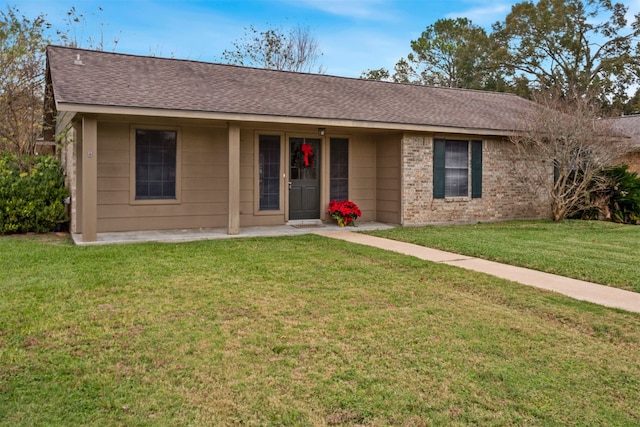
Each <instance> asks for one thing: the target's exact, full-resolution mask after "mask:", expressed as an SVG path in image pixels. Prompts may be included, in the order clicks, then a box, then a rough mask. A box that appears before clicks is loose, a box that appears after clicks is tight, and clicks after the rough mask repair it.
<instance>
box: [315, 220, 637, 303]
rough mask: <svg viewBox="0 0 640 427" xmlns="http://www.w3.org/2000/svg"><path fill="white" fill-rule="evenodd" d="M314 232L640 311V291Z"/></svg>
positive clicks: (349, 235) (337, 233)
mask: <svg viewBox="0 0 640 427" xmlns="http://www.w3.org/2000/svg"><path fill="white" fill-rule="evenodd" d="M314 234H318V235H321V236H325V237H330V238H333V239H340V240H345V241H347V242H352V243H358V244H361V245H367V246H374V247H377V248H381V249H386V250H389V251H393V252H398V253H401V254H405V255H410V256H414V257H416V258H420V259H424V260H427V261H433V262H438V263H442V264H447V265H452V266H455V267H460V268H465V269H467V270H473V271H479V272H482V273H486V274H490V275H492V276H496V277H500V278H502V279H507V280H511V281H513V282H517V283H521V284H523V285H528V286H534V287H536V288H541V289H546V290H549V291H553V292H558V293H560V294H563V295H567V296H569V297H571V298H574V299H577V300H581V301H589V302H592V303H595V304H600V305H603V306H606V307H613V308H620V309H623V310H627V311H631V312H635V313H640V293H636V292H630V291H625V290H622V289H617V288H612V287H610V286H603V285H598V284H596V283H591V282H585V281H583V280H576V279H569V278H567V277H562V276H557V275H555V274H549V273H543V272H540V271H536V270H531V269H528V268H522V267H514V266H511V265H506V264H501V263H498V262H494V261H487V260H483V259H479V258H473V257H469V256H464V255H458V254H454V253H451V252H445V251H440V250H437V249H431V248H425V247H423V246H418V245H414V244H411V243H404V242H398V241H395V240H389V239H383V238H380V237H375V236H368V235H366V234H360V233H353V232H351V231H346V230H338V231H333V230H321V231H316V232H315V233H314Z"/></svg>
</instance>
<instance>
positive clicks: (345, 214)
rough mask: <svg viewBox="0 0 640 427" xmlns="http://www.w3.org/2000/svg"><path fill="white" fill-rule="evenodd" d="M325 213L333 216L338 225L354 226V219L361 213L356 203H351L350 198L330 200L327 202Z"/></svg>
mask: <svg viewBox="0 0 640 427" xmlns="http://www.w3.org/2000/svg"><path fill="white" fill-rule="evenodd" d="M327 213H328V214H329V215H330V216H331V218H335V219H336V220H337V221H338V225H339V226H340V227H344V226H345V225H353V226H355V223H354V221H355V220H356V219H358V217H359V216H361V215H362V212H360V208H359V207H358V205H356V204H355V203H353V202H352V201H351V200H342V201H340V202H339V201H337V200H332V201H331V202H329V208H328V209H327Z"/></svg>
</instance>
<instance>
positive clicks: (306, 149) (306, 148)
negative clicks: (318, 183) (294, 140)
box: [300, 142, 313, 167]
mask: <svg viewBox="0 0 640 427" xmlns="http://www.w3.org/2000/svg"><path fill="white" fill-rule="evenodd" d="M300 149H301V150H302V154H304V165H305V166H307V167H309V157H311V156H313V147H312V146H311V145H310V144H307V143H306V142H305V143H304V144H302V146H301V147H300Z"/></svg>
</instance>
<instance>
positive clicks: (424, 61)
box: [407, 18, 490, 88]
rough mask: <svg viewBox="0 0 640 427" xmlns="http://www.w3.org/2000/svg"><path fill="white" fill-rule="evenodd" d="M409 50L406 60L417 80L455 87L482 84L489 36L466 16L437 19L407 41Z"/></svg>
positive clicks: (484, 78)
mask: <svg viewBox="0 0 640 427" xmlns="http://www.w3.org/2000/svg"><path fill="white" fill-rule="evenodd" d="M411 50H412V53H410V54H409V55H408V56H407V62H408V63H409V64H411V68H410V70H411V71H413V73H414V76H415V77H416V78H417V79H418V81H419V82H420V83H423V84H430V85H436V86H443V87H457V88H482V87H483V86H484V83H486V77H487V74H488V72H489V64H490V61H489V52H490V49H489V38H488V36H487V34H486V32H485V31H484V30H483V29H482V28H481V27H479V26H477V25H474V24H473V23H472V22H471V21H470V20H468V19H466V18H456V19H439V20H437V21H436V22H435V23H434V24H433V25H430V26H428V27H427V28H426V30H425V31H423V32H422V35H421V36H420V37H419V38H418V39H416V40H413V41H411ZM410 80H411V78H410Z"/></svg>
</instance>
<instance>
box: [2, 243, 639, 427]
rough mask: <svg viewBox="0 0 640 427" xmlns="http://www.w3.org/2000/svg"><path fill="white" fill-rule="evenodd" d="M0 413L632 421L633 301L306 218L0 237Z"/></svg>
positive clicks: (134, 422) (16, 421)
mask: <svg viewBox="0 0 640 427" xmlns="http://www.w3.org/2000/svg"><path fill="white" fill-rule="evenodd" d="M0 269H1V271H2V272H3V274H2V276H0V293H1V295H2V298H0V425H1V426H44V425H47V426H49V425H65V426H80V425H83V426H86V425H96V426H97V425H99V426H125V425H126V426H156V425H158V426H164V425H256V426H258V425H260V426H263V425H304V426H306V425H319V426H321V425H367V426H383V425H399V426H424V425H453V426H456V425H457V426H461V425H618V426H624V425H629V426H631V425H638V424H639V423H640V406H638V404H637V402H638V401H640V365H639V364H638V363H637V361H638V354H640V315H637V314H630V313H626V312H622V311H619V310H613V309H607V308H604V307H600V306H596V305H592V304H588V303H584V302H578V301H574V300H571V299H568V298H565V297H562V296H560V295H556V294H552V293H546V292H543V291H540V290H537V289H533V288H529V287H523V286H518V285H515V284H513V283H509V282H506V281H502V280H499V279H496V278H493V277H489V276H486V275H482V274H477V273H472V272H468V271H465V270H462V269H456V268H453V267H449V266H446V265H439V264H433V263H429V262H424V261H419V260H417V259H414V258H411V257H406V256H402V255H399V254H394V253H389V252H385V251H382V250H379V249H375V248H369V247H364V246H359V245H354V244H349V243H347V242H340V241H333V240H330V239H326V238H322V237H319V236H313V235H309V236H298V237H282V238H263V239H231V240H219V241H210V242H194V243H183V244H136V245H119V246H94V247H75V246H73V245H71V244H70V243H69V242H68V241H67V240H66V239H45V240H42V239H39V238H15V237H3V238H0Z"/></svg>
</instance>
